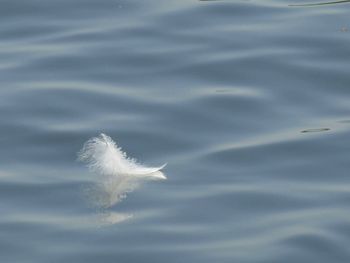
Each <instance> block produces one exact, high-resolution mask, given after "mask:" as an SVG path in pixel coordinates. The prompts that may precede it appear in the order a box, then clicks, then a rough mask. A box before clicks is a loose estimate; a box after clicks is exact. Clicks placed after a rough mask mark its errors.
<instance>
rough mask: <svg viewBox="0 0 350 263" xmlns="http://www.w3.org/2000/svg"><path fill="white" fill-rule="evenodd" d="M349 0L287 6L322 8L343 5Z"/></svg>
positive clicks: (349, 0)
mask: <svg viewBox="0 0 350 263" xmlns="http://www.w3.org/2000/svg"><path fill="white" fill-rule="evenodd" d="M349 2H350V0H344V1H332V2H322V3H308V4H296V5H288V6H294V7H298V6H300V7H301V6H322V5H333V4H344V3H349Z"/></svg>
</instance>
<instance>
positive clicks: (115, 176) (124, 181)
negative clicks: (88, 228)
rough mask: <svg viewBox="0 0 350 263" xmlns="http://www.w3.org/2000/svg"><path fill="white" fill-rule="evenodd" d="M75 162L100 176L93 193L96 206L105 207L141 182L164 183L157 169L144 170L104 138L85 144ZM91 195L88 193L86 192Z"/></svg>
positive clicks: (108, 139)
mask: <svg viewBox="0 0 350 263" xmlns="http://www.w3.org/2000/svg"><path fill="white" fill-rule="evenodd" d="M78 160H79V161H82V162H85V163H87V166H88V167H89V169H90V170H91V171H93V172H94V173H97V174H99V175H101V176H102V179H101V180H100V181H99V182H98V184H97V187H95V189H94V191H93V192H94V194H93V195H94V196H95V197H94V198H95V201H97V202H98V205H99V206H103V207H109V206H112V205H113V204H115V203H116V202H118V201H119V200H121V199H122V198H123V197H124V196H125V194H126V193H127V192H130V191H132V190H134V189H135V187H136V186H137V183H138V181H139V180H141V179H155V180H157V179H166V177H165V176H164V174H163V173H162V172H161V171H160V170H161V169H163V168H164V167H165V165H166V164H164V165H162V166H159V167H145V166H143V165H141V164H139V163H137V161H136V160H135V159H132V158H128V157H127V155H126V153H125V152H123V151H122V150H121V148H119V147H118V146H117V145H116V143H115V142H114V141H113V140H112V139H111V138H110V137H109V136H107V135H105V134H103V133H101V134H100V136H98V137H94V138H91V139H90V140H88V141H87V142H86V143H85V144H84V146H83V148H82V149H81V151H80V152H79V153H78ZM89 192H91V191H89Z"/></svg>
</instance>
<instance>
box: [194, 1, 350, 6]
mask: <svg viewBox="0 0 350 263" xmlns="http://www.w3.org/2000/svg"><path fill="white" fill-rule="evenodd" d="M199 1H200V2H217V1H221V0H199ZM344 3H350V0H343V1H331V2H321V3H306V4H291V5H288V6H293V7H298V6H300V7H302V6H322V5H333V4H344Z"/></svg>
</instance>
